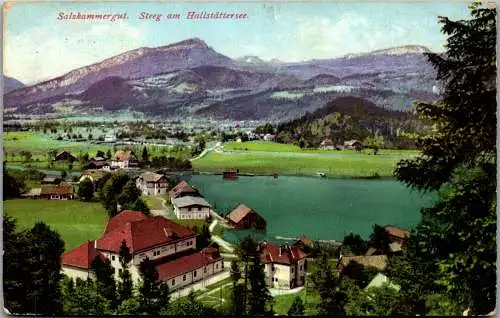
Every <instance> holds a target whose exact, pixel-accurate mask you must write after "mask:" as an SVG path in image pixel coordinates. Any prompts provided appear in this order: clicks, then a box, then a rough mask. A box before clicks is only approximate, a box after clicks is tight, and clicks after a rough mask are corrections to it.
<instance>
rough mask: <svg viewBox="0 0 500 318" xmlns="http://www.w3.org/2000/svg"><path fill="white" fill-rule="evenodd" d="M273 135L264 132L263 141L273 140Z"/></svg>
mask: <svg viewBox="0 0 500 318" xmlns="http://www.w3.org/2000/svg"><path fill="white" fill-rule="evenodd" d="M274 139H275V136H274V135H271V134H265V135H264V141H274Z"/></svg>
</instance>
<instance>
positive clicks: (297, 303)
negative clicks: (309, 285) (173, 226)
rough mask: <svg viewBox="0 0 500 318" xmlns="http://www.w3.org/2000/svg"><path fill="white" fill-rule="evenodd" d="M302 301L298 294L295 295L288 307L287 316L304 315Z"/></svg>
mask: <svg viewBox="0 0 500 318" xmlns="http://www.w3.org/2000/svg"><path fill="white" fill-rule="evenodd" d="M304 310H305V308H304V303H303V302H302V298H300V296H297V297H295V299H294V300H293V303H292V305H291V306H290V309H288V316H303V315H304Z"/></svg>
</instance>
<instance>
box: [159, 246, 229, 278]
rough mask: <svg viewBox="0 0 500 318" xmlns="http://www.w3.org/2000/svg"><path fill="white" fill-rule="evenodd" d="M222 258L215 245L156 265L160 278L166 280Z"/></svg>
mask: <svg viewBox="0 0 500 318" xmlns="http://www.w3.org/2000/svg"><path fill="white" fill-rule="evenodd" d="M221 259H222V256H220V254H219V253H218V251H217V250H216V249H215V248H213V247H207V248H204V249H203V250H201V251H200V252H197V253H193V254H190V255H187V256H184V257H180V258H177V259H175V260H172V261H170V262H166V263H163V264H160V265H157V266H155V268H156V271H157V272H158V280H159V281H165V280H167V279H170V278H174V277H177V276H179V275H182V274H185V273H189V272H192V271H194V270H196V269H198V268H202V267H203V266H205V265H208V264H211V263H215V262H217V261H219V260H221Z"/></svg>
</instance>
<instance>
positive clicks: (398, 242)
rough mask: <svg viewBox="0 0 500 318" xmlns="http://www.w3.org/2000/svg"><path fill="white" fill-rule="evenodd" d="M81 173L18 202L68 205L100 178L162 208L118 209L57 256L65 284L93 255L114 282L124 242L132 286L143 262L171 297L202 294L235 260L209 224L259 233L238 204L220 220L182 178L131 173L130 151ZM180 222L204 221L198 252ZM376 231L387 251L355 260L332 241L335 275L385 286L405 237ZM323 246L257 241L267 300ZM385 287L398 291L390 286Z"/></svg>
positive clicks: (299, 279)
mask: <svg viewBox="0 0 500 318" xmlns="http://www.w3.org/2000/svg"><path fill="white" fill-rule="evenodd" d="M325 144H326V143H325ZM353 145H355V143H354V144H353ZM325 146H329V144H328V145H325ZM72 160H76V158H75V157H74V156H73V155H72V154H71V153H69V152H67V151H63V152H61V153H59V154H57V155H56V156H55V158H54V161H59V162H61V161H62V162H66V161H68V162H69V161H72ZM85 167H86V168H87V169H85V170H84V171H83V172H82V174H81V176H80V177H79V178H78V180H77V181H71V180H61V178H56V177H45V178H43V180H41V188H33V189H31V190H30V191H29V192H27V193H25V194H23V196H24V197H27V198H31V199H34V200H36V199H40V200H74V199H78V195H77V191H76V189H77V187H78V186H79V184H81V183H82V182H84V181H90V182H91V183H92V185H93V187H94V190H97V188H98V187H99V184H100V182H101V180H102V179H103V178H105V176H106V175H109V174H119V173H123V174H127V175H129V176H131V177H132V178H133V180H135V184H136V187H137V188H138V189H139V190H140V192H141V194H142V195H143V196H145V197H156V198H159V199H160V200H162V201H163V203H162V206H163V208H164V209H163V210H162V209H156V210H152V211H151V215H150V216H146V215H145V214H144V213H143V212H141V211H131V210H123V209H121V207H120V206H118V207H117V214H116V215H115V216H113V217H111V218H110V219H109V220H108V221H107V225H106V228H105V230H104V232H103V233H102V235H101V236H100V237H98V238H95V240H90V241H87V242H81V245H79V246H77V247H76V248H74V249H72V250H69V251H66V252H65V253H64V254H63V255H62V257H61V268H62V272H63V273H64V274H65V275H66V276H68V277H70V278H72V279H77V278H80V279H83V280H85V279H87V278H92V275H93V272H92V270H91V264H92V261H93V260H94V259H95V258H96V257H99V258H102V259H103V260H110V263H111V265H112V267H113V268H114V269H115V278H116V279H118V273H119V269H120V268H121V265H120V263H119V262H118V259H119V254H118V253H119V251H120V247H121V245H122V242H125V243H126V245H127V246H128V247H129V249H130V252H131V254H132V266H131V274H132V278H133V281H134V282H135V283H136V284H138V283H139V282H140V274H139V265H140V264H141V262H142V261H143V260H144V259H145V258H146V257H147V258H148V259H149V260H150V261H152V262H153V264H154V267H155V269H156V271H157V272H158V283H164V284H168V286H169V289H170V290H171V291H172V292H175V293H174V295H177V296H181V295H187V294H188V293H189V291H191V290H198V289H202V290H203V289H206V288H207V287H209V286H210V285H212V284H216V283H218V282H220V281H223V280H225V279H227V278H228V277H229V276H230V266H229V265H230V261H231V260H233V259H235V257H236V255H235V249H236V246H235V245H234V244H231V243H229V242H227V241H225V240H224V239H223V237H221V236H219V235H216V234H214V233H213V232H214V231H213V230H214V228H215V226H219V227H221V228H222V229H224V228H226V229H236V230H238V229H240V230H252V231H256V232H259V233H265V232H266V227H267V223H266V220H265V219H264V218H263V217H262V216H261V215H259V213H258V212H257V211H255V210H254V209H252V208H251V207H248V206H247V205H245V203H244V202H243V203H240V204H238V205H237V206H236V207H235V208H234V209H233V210H232V211H230V212H229V213H227V214H226V215H222V212H217V211H216V210H215V209H214V207H213V206H212V205H211V204H210V203H209V202H208V201H207V199H206V198H205V197H204V195H203V194H202V193H201V192H200V191H199V190H198V189H197V188H196V187H194V186H192V185H190V184H189V183H188V182H186V181H184V180H183V181H180V182H178V183H177V184H172V181H171V179H170V177H169V176H168V175H165V174H162V173H161V170H160V171H147V169H141V168H139V162H138V160H137V157H136V155H135V154H134V153H133V151H124V150H119V151H117V152H116V153H115V154H114V155H113V157H112V159H111V160H110V161H108V160H106V159H104V158H102V157H95V158H90V159H89V160H88V162H87V164H86V166H85ZM222 178H224V179H226V180H227V182H231V180H234V179H235V178H238V173H237V171H235V170H230V169H228V170H227V171H225V173H224V174H223V175H222ZM101 186H102V185H101ZM168 210H170V213H168V212H167V211H168ZM184 220H200V221H205V222H207V225H209V230H210V232H211V241H212V242H211V243H210V245H209V246H207V247H204V248H201V249H200V248H198V247H197V246H196V233H195V232H194V231H193V230H192V229H190V228H189V227H187V226H185V225H181V224H179V222H182V221H184ZM384 231H386V233H387V234H388V236H387V237H388V238H389V241H388V242H387V243H388V246H387V247H388V249H383V248H380V247H378V248H376V247H372V246H371V247H369V248H368V249H367V250H366V251H365V252H364V253H362V254H361V255H357V254H354V253H353V252H352V251H351V250H350V249H349V247H348V246H342V243H341V242H338V243H336V242H334V246H336V247H337V248H338V253H336V255H332V257H333V260H334V261H335V263H336V264H337V265H336V269H337V271H338V273H339V275H341V274H342V273H343V271H345V269H346V268H347V269H348V270H349V268H351V270H352V268H353V267H356V266H361V267H362V268H364V267H366V268H372V269H375V270H376V271H377V275H376V276H375V277H373V279H372V281H371V282H370V284H369V285H368V286H381V285H382V284H384V283H387V282H388V278H387V277H386V276H385V275H384V274H383V271H384V270H385V269H386V268H387V266H388V261H389V257H390V256H393V255H401V253H402V246H403V244H404V242H405V240H406V239H407V237H408V236H409V231H408V230H406V229H401V228H397V227H393V226H386V227H384ZM324 243H325V242H324V241H321V240H318V241H314V240H312V239H310V238H309V237H308V236H307V234H304V235H302V236H301V237H300V238H298V239H297V240H295V241H286V242H283V241H279V240H276V239H274V240H273V239H272V238H270V239H269V240H262V241H260V242H258V244H259V250H260V255H261V256H260V257H261V260H262V263H263V264H265V270H264V272H265V275H266V282H267V284H268V286H269V288H270V289H271V290H274V293H275V294H279V293H280V292H278V291H279V290H289V291H290V292H292V293H296V292H300V291H301V290H302V289H303V288H304V285H305V284H306V280H307V275H308V263H310V262H312V263H314V262H315V258H314V257H311V255H310V254H311V250H312V249H313V248H314V245H315V244H316V245H322V244H324ZM331 243H332V242H328V244H331ZM390 286H392V287H393V288H395V289H398V288H399V287H398V286H397V285H390Z"/></svg>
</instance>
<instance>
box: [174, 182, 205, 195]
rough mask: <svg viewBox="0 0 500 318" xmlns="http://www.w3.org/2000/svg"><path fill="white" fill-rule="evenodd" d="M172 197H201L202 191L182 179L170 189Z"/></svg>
mask: <svg viewBox="0 0 500 318" xmlns="http://www.w3.org/2000/svg"><path fill="white" fill-rule="evenodd" d="M169 193H170V199H175V198H181V197H185V196H190V197H200V196H201V195H200V192H198V190H197V189H195V188H193V187H192V186H190V185H189V183H187V182H186V181H184V180H182V181H181V182H179V183H178V184H177V185H176V186H175V187H173V188H172V190H170V192H169Z"/></svg>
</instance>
